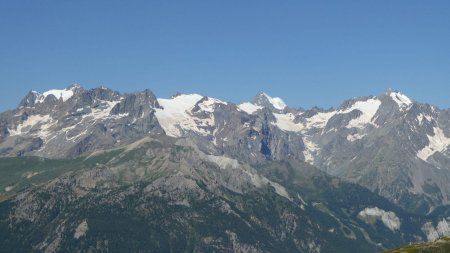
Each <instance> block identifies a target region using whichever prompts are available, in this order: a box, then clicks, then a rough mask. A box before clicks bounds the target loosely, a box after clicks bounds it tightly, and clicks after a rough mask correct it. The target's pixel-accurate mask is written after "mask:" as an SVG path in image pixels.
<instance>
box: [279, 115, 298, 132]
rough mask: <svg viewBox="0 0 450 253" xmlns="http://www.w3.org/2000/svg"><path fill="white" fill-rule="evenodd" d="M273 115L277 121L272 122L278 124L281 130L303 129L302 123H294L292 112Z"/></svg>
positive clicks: (294, 130)
mask: <svg viewBox="0 0 450 253" xmlns="http://www.w3.org/2000/svg"><path fill="white" fill-rule="evenodd" d="M273 116H275V119H276V120H277V121H276V122H272V124H273V125H276V126H278V128H280V129H281V130H283V131H290V132H299V131H301V130H303V129H304V127H303V125H302V124H296V123H294V119H295V115H294V114H292V113H286V114H280V113H274V114H273Z"/></svg>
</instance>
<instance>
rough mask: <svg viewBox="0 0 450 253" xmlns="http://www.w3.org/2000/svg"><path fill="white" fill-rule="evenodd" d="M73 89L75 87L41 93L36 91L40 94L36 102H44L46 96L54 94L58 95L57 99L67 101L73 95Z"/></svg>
mask: <svg viewBox="0 0 450 253" xmlns="http://www.w3.org/2000/svg"><path fill="white" fill-rule="evenodd" d="M73 89H74V87H72V88H70V89H64V90H48V91H46V92H44V93H42V94H39V93H38V92H35V93H36V94H38V98H37V100H36V103H42V102H44V100H45V98H46V97H47V96H49V95H53V96H55V97H56V99H58V100H59V99H62V101H63V102H66V101H67V100H68V99H69V98H71V97H72V96H73Z"/></svg>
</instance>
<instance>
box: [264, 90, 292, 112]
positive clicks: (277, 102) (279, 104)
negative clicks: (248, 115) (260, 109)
mask: <svg viewBox="0 0 450 253" xmlns="http://www.w3.org/2000/svg"><path fill="white" fill-rule="evenodd" d="M263 95H264V96H265V97H266V98H267V100H269V102H270V103H271V104H272V105H273V107H275V109H278V110H283V109H284V108H286V106H287V105H286V103H284V101H283V100H282V99H281V98H279V97H271V96H269V95H267V94H266V93H263Z"/></svg>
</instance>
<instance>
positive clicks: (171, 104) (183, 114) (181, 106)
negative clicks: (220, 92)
mask: <svg viewBox="0 0 450 253" xmlns="http://www.w3.org/2000/svg"><path fill="white" fill-rule="evenodd" d="M202 98H203V96H201V95H199V94H189V95H185V94H182V95H179V96H176V97H173V98H171V99H163V98H158V103H159V104H160V105H161V106H162V107H163V109H159V108H157V109H156V118H157V119H158V121H159V123H160V124H161V127H162V128H163V129H164V131H165V132H166V134H167V135H169V136H172V137H180V136H181V135H182V132H181V131H180V130H181V129H184V130H190V131H194V132H197V133H199V134H202V135H204V136H206V135H208V134H210V133H209V131H207V130H206V129H205V128H206V127H209V126H213V125H214V122H215V121H214V115H213V114H212V112H213V111H214V107H213V106H214V104H215V103H223V104H225V103H224V102H222V101H220V100H217V99H212V98H208V100H206V101H204V102H202V103H200V104H199V106H200V108H201V109H202V110H203V111H206V112H209V113H211V115H210V117H209V118H206V119H199V118H196V117H195V116H193V115H192V114H191V113H190V111H191V110H192V109H193V107H194V106H195V105H196V104H197V103H198V102H199V101H200V100H201V99H202Z"/></svg>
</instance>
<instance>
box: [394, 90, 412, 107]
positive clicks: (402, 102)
mask: <svg viewBox="0 0 450 253" xmlns="http://www.w3.org/2000/svg"><path fill="white" fill-rule="evenodd" d="M389 96H390V97H391V98H392V99H393V100H394V101H395V102H396V103H397V104H398V107H400V109H401V110H403V109H405V108H407V107H408V106H410V105H411V104H412V101H411V99H409V98H408V97H407V96H406V95H405V94H403V93H401V92H391V93H390V94H389Z"/></svg>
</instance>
